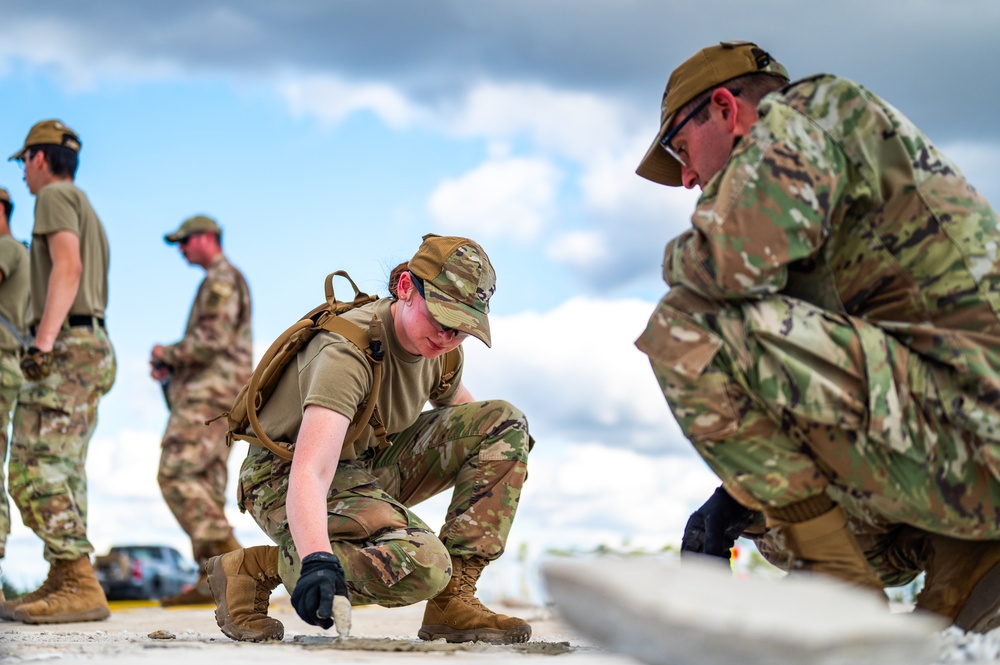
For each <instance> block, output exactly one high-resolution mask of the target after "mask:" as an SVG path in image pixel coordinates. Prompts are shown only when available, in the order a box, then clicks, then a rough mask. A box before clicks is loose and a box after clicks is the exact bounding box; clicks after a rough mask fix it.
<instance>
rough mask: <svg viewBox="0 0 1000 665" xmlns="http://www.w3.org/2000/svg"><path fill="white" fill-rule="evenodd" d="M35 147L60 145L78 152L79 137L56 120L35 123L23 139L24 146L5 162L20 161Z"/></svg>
mask: <svg viewBox="0 0 1000 665" xmlns="http://www.w3.org/2000/svg"><path fill="white" fill-rule="evenodd" d="M36 145H61V146H63V147H64V148H69V149H70V150H73V151H75V152H80V137H79V136H77V135H76V132H74V131H73V130H72V129H70V128H69V127H67V126H66V125H64V124H63V123H62V122H60V121H58V120H42V121H41V122H36V123H35V125H34V126H33V127H32V128H31V130H30V131H29V132H28V137H27V138H26V139H24V145H23V146H21V149H20V150H18V151H17V152H15V153H14V154H13V155H11V156H10V158H9V159H8V160H7V161H12V160H15V159H21V155H23V154H24V151H25V150H27V149H28V148H32V147H34V146H36Z"/></svg>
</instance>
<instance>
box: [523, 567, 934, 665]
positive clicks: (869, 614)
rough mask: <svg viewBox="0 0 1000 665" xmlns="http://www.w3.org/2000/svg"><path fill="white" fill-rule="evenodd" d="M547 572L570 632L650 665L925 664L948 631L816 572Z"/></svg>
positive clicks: (675, 569)
mask: <svg viewBox="0 0 1000 665" xmlns="http://www.w3.org/2000/svg"><path fill="white" fill-rule="evenodd" d="M542 572H543V578H544V580H545V583H546V586H547V589H548V592H549V594H550V596H551V597H552V599H553V600H554V602H555V607H556V609H557V611H558V612H559V613H560V614H561V616H562V617H563V619H564V620H565V621H566V623H567V624H569V626H570V627H571V628H574V629H576V630H577V631H579V632H580V633H581V634H582V635H584V636H585V637H586V638H589V639H592V640H594V641H595V642H596V643H597V644H599V645H603V646H605V647H606V648H608V649H610V650H612V651H615V652H618V653H621V654H627V655H630V656H633V657H635V658H638V659H639V660H641V661H643V662H645V663H649V664H650V665H684V664H686V663H697V664H698V665H733V663H739V664H740V665H757V664H760V665H785V664H787V665H848V664H850V665H869V664H870V665H896V664H899V665H921V664H928V663H933V662H935V661H936V659H937V657H938V651H939V637H940V631H941V630H942V629H943V628H944V627H945V626H944V622H943V621H942V620H941V619H940V618H939V617H936V616H927V615H924V614H913V613H905V614H890V612H889V610H888V606H887V604H886V603H885V602H883V601H882V600H880V599H879V598H878V597H877V595H876V594H873V593H869V592H864V591H860V590H857V589H852V588H848V587H846V586H843V585H840V584H837V583H835V582H833V581H829V580H827V579H825V578H818V577H813V576H804V575H803V576H792V577H788V578H783V579H777V580H776V579H766V578H763V577H744V578H737V577H734V576H733V575H732V573H731V572H730V571H729V570H728V569H727V568H726V567H724V566H720V565H718V564H714V563H708V562H700V561H698V562H688V561H685V562H683V563H679V562H665V561H661V560H657V559H653V558H647V557H644V558H636V559H611V558H604V559H595V560H589V561H568V562H549V563H548V564H546V565H545V566H544V568H543V571H542Z"/></svg>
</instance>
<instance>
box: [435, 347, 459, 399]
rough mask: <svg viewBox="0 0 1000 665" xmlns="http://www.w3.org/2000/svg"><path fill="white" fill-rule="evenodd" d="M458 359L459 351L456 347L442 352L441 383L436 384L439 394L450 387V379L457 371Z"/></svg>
mask: <svg viewBox="0 0 1000 665" xmlns="http://www.w3.org/2000/svg"><path fill="white" fill-rule="evenodd" d="M458 359H459V351H458V348H457V347H456V348H454V349H452V350H451V351H449V352H448V353H446V354H444V358H443V360H442V362H441V383H439V384H438V394H439V395H440V394H442V393H444V392H445V391H447V390H448V389H449V388H451V382H452V379H454V378H455V373H456V372H458Z"/></svg>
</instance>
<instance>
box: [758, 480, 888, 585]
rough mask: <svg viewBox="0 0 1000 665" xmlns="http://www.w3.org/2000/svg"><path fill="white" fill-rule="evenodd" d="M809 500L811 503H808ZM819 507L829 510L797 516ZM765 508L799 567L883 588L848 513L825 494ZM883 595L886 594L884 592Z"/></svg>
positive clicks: (771, 524)
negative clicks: (779, 506)
mask: <svg viewBox="0 0 1000 665" xmlns="http://www.w3.org/2000/svg"><path fill="white" fill-rule="evenodd" d="M807 503H809V504H811V505H810V506H807V505H804V504H807ZM818 510H824V511H825V512H822V513H820V514H819V515H818V516H816V517H810V518H807V519H804V520H798V519H795V517H798V516H806V515H809V514H810V513H813V514H815V513H816V512H818ZM765 512H766V514H767V518H768V525H769V526H770V527H771V528H773V529H775V530H777V531H778V532H779V533H780V535H781V536H782V537H783V538H784V542H785V546H786V547H787V549H788V550H790V551H791V552H792V553H793V554H794V555H795V559H796V561H795V564H794V568H795V569H797V570H804V571H809V572H814V573H821V574H824V575H829V576H831V577H836V578H838V579H840V580H842V581H844V582H847V583H848V584H851V585H854V586H858V587H863V588H870V589H874V590H877V591H879V592H881V591H882V583H881V581H880V580H879V578H878V575H876V574H875V571H874V570H873V569H872V567H871V566H870V565H869V564H868V560H867V559H866V558H865V555H864V553H862V551H861V548H860V547H858V541H857V539H856V538H855V537H854V534H853V533H851V530H850V529H849V528H848V526H847V515H845V514H844V511H843V509H841V508H840V507H839V506H835V505H834V504H833V503H832V502H831V501H830V500H829V499H827V498H826V497H825V496H821V497H813V499H807V500H806V501H802V502H799V504H792V505H791V506H787V507H785V508H781V509H772V508H769V509H767V510H766V511H765ZM789 518H791V519H789ZM792 572H794V570H793V571H792ZM882 596H883V598H884V597H885V595H884V594H882ZM887 602H888V601H887Z"/></svg>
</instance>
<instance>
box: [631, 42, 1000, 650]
mask: <svg viewBox="0 0 1000 665" xmlns="http://www.w3.org/2000/svg"><path fill="white" fill-rule="evenodd" d="M637 172H638V173H639V174H640V175H642V176H643V177H646V178H648V179H650V180H653V181H655V182H660V183H662V184H666V185H670V186H678V185H684V186H685V187H688V188H690V187H694V186H698V187H700V188H701V190H702V194H701V198H700V199H699V201H698V204H697V207H696V210H695V212H694V215H693V217H692V228H691V229H689V230H688V231H686V232H684V233H683V234H681V235H680V236H678V237H677V238H674V239H673V240H672V241H671V242H670V243H669V244H668V245H667V248H666V253H665V256H664V264H663V274H664V279H665V281H666V282H667V284H668V285H669V286H670V291H669V293H668V294H667V295H666V296H665V297H664V298H663V300H662V301H661V302H660V304H659V305H658V307H657V309H656V311H655V312H654V313H653V316H652V317H651V319H650V321H649V324H648V326H647V328H646V331H645V332H644V333H643V334H642V336H641V337H640V338H639V340H638V341H637V346H638V347H639V348H640V349H641V350H642V351H643V352H645V353H646V354H647V355H648V356H649V358H650V361H651V363H652V366H653V369H654V371H655V373H656V376H657V378H658V380H659V383H660V386H661V388H662V390H663V393H664V395H665V396H666V399H667V402H668V403H669V405H670V407H671V410H672V411H673V413H674V416H675V417H676V418H677V421H678V423H679V424H680V426H681V428H682V429H683V431H684V432H685V434H686V435H687V436H688V438H689V439H690V440H691V442H692V444H693V445H694V447H695V448H696V450H697V451H698V453H699V454H700V455H701V456H702V458H703V459H704V460H705V461H706V462H707V463H708V464H709V466H710V467H711V468H712V469H713V470H714V471H715V472H716V473H717V474H718V476H719V477H720V478H721V479H722V481H723V487H724V488H725V489H724V491H720V492H717V493H716V495H715V496H714V497H713V499H712V500H710V501H709V503H707V504H706V505H705V506H703V507H702V508H701V509H700V510H699V511H698V512H697V513H695V515H693V516H692V519H691V521H690V522H689V525H688V529H687V533H686V534H685V544H684V546H685V547H686V548H687V549H691V550H695V551H701V552H704V553H709V554H712V553H715V554H721V555H723V556H728V547H726V546H725V545H726V544H731V542H732V541H731V533H732V530H733V529H732V527H733V526H734V525H737V526H742V525H743V524H746V523H747V521H753V519H752V517H753V515H754V514H761V513H762V515H763V518H764V519H763V521H764V527H765V528H766V532H765V533H764V535H763V536H761V537H760V538H759V539H758V542H759V544H760V545H761V550H762V552H765V553H767V554H769V555H771V556H773V557H775V559H778V558H782V559H783V564H784V565H785V566H786V567H789V568H792V569H807V570H813V571H817V572H821V573H827V574H830V575H834V576H836V577H840V578H842V579H846V580H848V581H850V582H852V583H854V584H856V585H859V586H861V587H871V588H876V589H881V588H883V587H884V586H887V585H893V584H900V583H904V582H906V581H909V580H911V579H913V577H914V576H915V575H916V574H918V573H919V572H921V571H926V572H927V579H926V583H925V590H924V591H923V592H922V594H921V595H920V597H919V598H918V607H922V608H925V609H929V610H932V611H935V612H938V613H940V614H943V615H945V616H947V617H948V618H950V619H952V620H954V621H955V623H956V624H957V625H959V626H961V627H962V628H966V629H975V630H988V629H990V628H992V627H994V626H995V625H997V624H998V623H1000V619H998V618H997V609H998V605H1000V584H998V583H997V582H995V581H993V578H994V577H995V576H1000V566H998V567H997V570H996V571H994V572H993V574H990V571H991V570H992V569H993V567H994V565H995V564H997V563H998V562H1000V543H997V542H995V541H997V540H998V539H1000V316H998V312H1000V257H998V248H1000V229H998V225H997V217H996V214H995V213H994V211H993V209H992V208H991V207H990V205H989V204H988V203H987V202H986V200H985V199H984V198H983V197H982V196H980V195H979V194H978V193H977V192H976V190H975V189H973V188H972V186H971V185H970V184H969V183H968V182H967V181H966V180H965V178H964V176H963V175H962V174H961V172H960V171H959V170H958V168H957V167H956V166H955V165H954V164H953V163H952V162H950V161H949V160H948V158H947V157H946V156H945V155H943V154H941V153H940V152H939V151H938V150H937V149H936V148H935V146H934V145H933V144H932V143H931V142H930V140H929V139H928V138H927V137H926V136H925V135H924V134H923V133H922V132H921V131H920V130H919V129H917V128H916V127H915V126H914V125H913V124H912V123H911V122H910V121H909V120H908V119H907V118H906V117H905V116H903V115H902V114H901V113H900V112H899V111H898V110H896V109H895V108H893V107H892V106H890V105H889V104H888V103H887V102H885V101H884V100H882V99H881V98H879V97H878V96H876V95H875V94H873V93H871V92H870V91H868V90H866V89H865V88H863V87H861V86H860V85H858V84H856V83H853V82H851V81H847V80H845V79H842V78H839V77H836V76H832V75H826V74H824V75H818V76H813V77H810V78H806V79H803V80H799V81H796V82H794V83H789V82H788V78H787V73H786V72H785V70H784V67H782V66H781V65H780V64H778V63H777V62H776V61H775V60H774V59H773V58H771V56H770V55H769V54H768V53H767V52H765V51H764V50H763V49H760V48H759V47H757V46H756V45H754V44H750V43H747V42H731V43H723V44H720V45H718V46H713V47H709V48H707V49H704V50H702V51H700V52H699V53H698V54H696V55H695V56H694V57H692V58H691V59H689V60H688V61H686V62H685V63H684V64H682V65H681V66H680V67H678V68H677V69H676V70H675V71H674V72H673V74H672V75H671V78H670V81H669V82H668V84H667V89H666V91H665V93H664V102H663V107H662V114H661V130H660V133H659V135H658V136H657V139H656V141H655V142H654V143H653V145H652V147H651V148H650V150H649V152H648V153H647V154H646V156H645V157H644V159H643V161H642V163H641V164H640V167H639V169H638V171H637ZM706 525H708V526H706ZM727 527H728V530H729V532H730V536H729V537H728V538H729V539H728V541H727V537H722V536H721V535H720V534H721V533H722V532H723V531H726V530H727ZM736 532H737V533H738V532H739V528H737V529H736ZM720 542H721V543H723V545H722V546H721V547H720V545H719V543H720ZM706 543H711V546H710V547H708V548H706ZM713 549H714V551H713Z"/></svg>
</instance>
